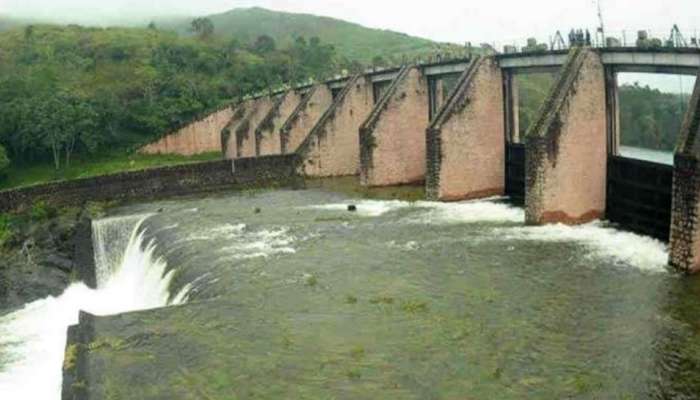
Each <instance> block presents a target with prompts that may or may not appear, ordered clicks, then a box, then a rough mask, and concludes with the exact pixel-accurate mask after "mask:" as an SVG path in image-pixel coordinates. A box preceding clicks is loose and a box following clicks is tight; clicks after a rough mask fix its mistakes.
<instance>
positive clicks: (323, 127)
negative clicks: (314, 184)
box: [298, 75, 374, 177]
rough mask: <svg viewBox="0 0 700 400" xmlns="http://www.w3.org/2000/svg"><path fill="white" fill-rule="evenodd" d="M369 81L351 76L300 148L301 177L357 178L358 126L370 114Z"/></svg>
mask: <svg viewBox="0 0 700 400" xmlns="http://www.w3.org/2000/svg"><path fill="white" fill-rule="evenodd" d="M372 97H373V96H372V82H371V81H370V79H369V78H368V77H366V76H361V75H358V76H354V77H352V78H351V79H350V80H349V81H348V83H347V84H346V85H345V87H344V88H343V89H342V90H341V91H340V92H339V93H338V95H337V97H336V99H335V101H334V102H333V105H332V106H331V107H330V108H329V109H328V110H327V111H326V113H325V114H324V115H323V117H321V119H320V120H319V122H318V124H316V126H315V127H314V129H313V130H312V131H311V133H310V134H309V135H308V137H307V138H306V140H305V141H304V142H303V143H302V145H301V146H300V147H299V150H298V153H299V154H300V155H301V157H302V160H303V166H304V174H305V175H306V176H313V177H332V176H348V175H356V174H358V173H359V170H360V140H359V137H358V131H359V129H360V125H361V124H362V123H363V122H364V121H365V119H366V118H367V116H368V115H369V114H370V112H372V108H373V107H374V104H373V99H372Z"/></svg>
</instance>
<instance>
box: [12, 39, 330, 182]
mask: <svg viewBox="0 0 700 400" xmlns="http://www.w3.org/2000/svg"><path fill="white" fill-rule="evenodd" d="M200 33H201V34H199V35H196V36H191V37H180V36H178V35H177V34H175V33H172V32H164V31H160V30H157V29H128V28H109V29H98V28H83V27H78V26H67V27H59V26H27V27H25V28H22V29H15V30H10V31H7V32H4V33H0V144H1V145H2V146H3V147H5V149H6V150H7V151H6V153H7V156H9V159H11V160H12V162H13V163H14V164H15V165H27V164H32V163H37V162H51V163H52V164H53V165H54V167H55V168H56V169H60V168H62V167H63V166H66V165H68V164H69V163H70V162H71V160H72V159H73V158H74V156H75V155H80V156H82V155H88V154H96V153H101V152H105V151H107V150H110V151H112V150H115V149H123V150H124V151H126V150H128V149H129V148H133V147H134V146H136V145H140V144H143V143H145V142H147V141H150V140H152V139H153V138H154V137H156V136H157V135H160V134H163V133H165V132H167V131H168V130H169V129H172V128H174V127H177V126H178V125H179V124H181V123H183V122H186V121H189V120H191V119H192V118H193V117H195V116H196V115H198V114H200V113H202V112H205V111H207V110H210V109H212V108H215V107H219V106H220V105H222V104H224V103H226V102H229V101H231V100H232V99H234V98H237V97H238V96H241V95H244V94H247V93H253V92H256V91H260V90H263V89H267V88H269V87H271V86H275V85H279V84H281V83H284V82H299V81H302V80H305V79H308V78H319V79H320V78H323V77H324V76H325V75H326V74H329V73H332V72H335V71H337V70H338V69H340V68H341V67H343V66H341V65H338V63H337V60H336V55H335V52H334V50H333V48H332V47H331V46H327V45H325V44H323V43H321V41H320V40H319V39H318V38H310V39H309V40H306V39H301V38H300V39H298V40H295V41H294V42H293V43H292V44H291V45H289V46H288V47H285V48H280V47H278V46H276V44H275V42H274V40H272V39H271V38H269V37H264V38H260V39H256V40H254V41H253V42H252V43H246V42H241V41H239V40H231V39H229V40H223V39H221V38H218V37H213V36H208V35H206V34H205V33H206V32H200ZM5 159H6V157H3V156H2V150H0V167H2V166H3V165H4V164H6V162H5Z"/></svg>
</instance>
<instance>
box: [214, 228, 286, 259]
mask: <svg viewBox="0 0 700 400" xmlns="http://www.w3.org/2000/svg"><path fill="white" fill-rule="evenodd" d="M228 239H229V240H230V243H228V245H227V246H226V247H224V248H222V249H221V251H222V252H223V253H225V254H226V256H227V257H226V258H227V259H236V260H244V259H250V258H258V257H263V258H268V257H271V256H275V255H278V254H294V253H296V249H295V248H294V243H295V242H296V238H295V237H294V236H293V235H292V234H291V233H290V229H289V228H287V227H280V228H274V229H269V230H268V229H263V230H260V231H247V230H241V231H240V232H238V233H236V234H233V235H229V237H228Z"/></svg>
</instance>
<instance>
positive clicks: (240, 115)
mask: <svg viewBox="0 0 700 400" xmlns="http://www.w3.org/2000/svg"><path fill="white" fill-rule="evenodd" d="M253 102H254V100H253V99H248V100H244V101H242V102H241V103H240V104H238V106H237V107H236V110H235V111H234V113H233V115H232V116H231V118H230V119H229V121H228V123H227V124H226V126H224V128H223V129H222V130H221V146H222V152H223V154H224V158H226V159H229V160H233V159H235V158H238V146H237V145H236V131H237V130H238V128H239V126H240V125H241V124H242V123H243V121H246V118H247V117H248V115H249V114H250V112H251V110H252V105H253Z"/></svg>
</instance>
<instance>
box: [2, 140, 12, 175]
mask: <svg viewBox="0 0 700 400" xmlns="http://www.w3.org/2000/svg"><path fill="white" fill-rule="evenodd" d="M9 166H10V158H9V157H8V156H7V151H5V148H4V147H3V146H2V145H0V177H2V175H3V173H4V172H5V169H7V167H9Z"/></svg>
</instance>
